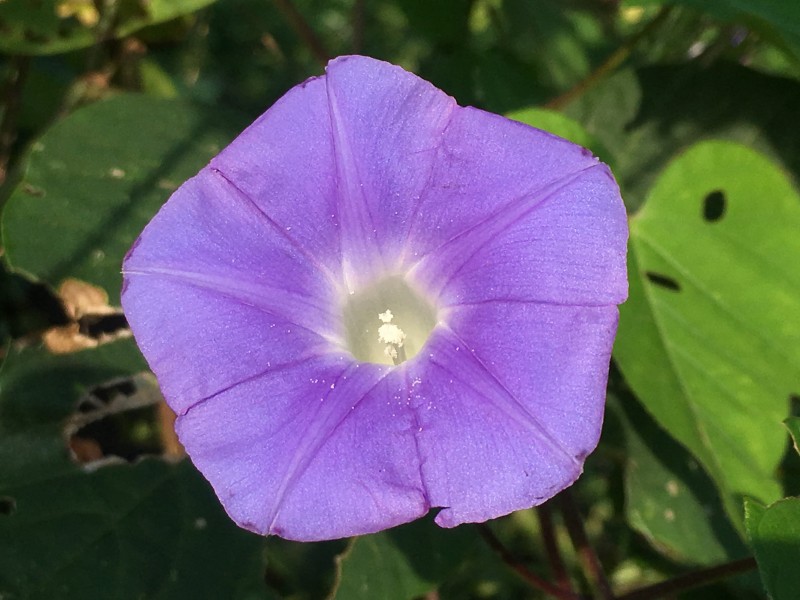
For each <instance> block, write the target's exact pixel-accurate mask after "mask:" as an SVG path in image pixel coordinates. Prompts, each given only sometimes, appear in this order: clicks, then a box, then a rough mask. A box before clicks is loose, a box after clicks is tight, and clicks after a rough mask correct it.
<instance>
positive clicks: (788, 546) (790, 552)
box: [745, 498, 800, 600]
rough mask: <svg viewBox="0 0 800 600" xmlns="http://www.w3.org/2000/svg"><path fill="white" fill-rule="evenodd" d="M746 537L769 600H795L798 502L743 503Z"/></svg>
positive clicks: (799, 573)
mask: <svg viewBox="0 0 800 600" xmlns="http://www.w3.org/2000/svg"><path fill="white" fill-rule="evenodd" d="M745 513H746V517H745V522H746V525H747V535H748V537H749V538H750V543H751V544H752V546H753V550H754V551H755V555H756V561H757V562H758V570H759V572H760V573H761V580H762V581H763V582H764V587H765V588H766V589H767V592H768V593H769V596H770V598H772V600H796V598H797V590H799V589H800V570H798V569H797V565H800V498H785V499H783V500H781V501H779V502H776V503H775V504H772V505H771V506H766V507H765V506H761V505H760V504H758V503H757V502H754V501H752V500H747V501H745Z"/></svg>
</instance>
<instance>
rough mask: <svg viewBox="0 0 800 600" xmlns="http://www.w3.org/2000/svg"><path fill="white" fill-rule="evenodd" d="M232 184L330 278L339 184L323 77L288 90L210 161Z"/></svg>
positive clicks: (335, 255) (336, 249) (336, 265)
mask: <svg viewBox="0 0 800 600" xmlns="http://www.w3.org/2000/svg"><path fill="white" fill-rule="evenodd" d="M211 166H212V167H213V168H215V169H218V170H219V171H220V172H221V173H222V174H223V175H224V176H225V177H226V178H227V179H228V180H229V181H230V182H231V183H232V185H235V186H236V187H237V188H238V189H239V190H241V192H242V193H243V194H244V195H246V196H247V197H248V198H250V200H251V201H252V202H253V203H254V204H255V205H256V206H258V208H259V209H260V210H261V211H263V212H264V214H266V215H268V216H269V218H270V219H271V220H272V221H273V222H274V223H275V225H276V226H278V227H280V228H283V230H284V231H285V232H286V233H287V234H288V235H289V236H291V238H292V240H294V241H295V242H296V244H297V247H298V249H300V250H302V252H304V253H305V254H306V255H307V256H309V257H310V258H309V260H312V261H314V262H317V263H319V264H320V265H321V266H322V267H323V268H325V269H326V270H328V271H330V272H331V273H332V274H333V275H334V276H339V274H340V265H341V254H340V241H339V218H338V209H337V197H338V191H337V190H338V181H337V173H336V161H335V160H334V150H333V138H332V134H331V120H330V115H329V114H328V94H327V91H326V86H325V79H324V78H315V79H309V80H308V81H306V82H305V83H303V84H301V85H299V86H297V87H295V88H292V89H291V90H289V92H287V93H286V95H284V96H283V97H282V98H281V99H280V100H278V101H277V102H276V103H275V104H274V105H273V106H272V107H271V108H270V109H269V110H268V111H267V112H266V113H264V114H263V115H262V116H261V117H259V119H258V120H257V121H255V122H254V123H253V124H252V125H250V127H248V128H247V129H246V130H245V131H244V132H243V133H242V134H241V135H240V136H239V137H237V138H236V139H235V140H234V141H233V142H232V143H231V144H230V145H229V146H228V147H227V148H226V149H225V150H223V151H222V152H221V153H220V154H219V155H218V156H217V157H216V158H214V160H212V161H211Z"/></svg>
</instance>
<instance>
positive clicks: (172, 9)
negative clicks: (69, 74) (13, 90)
mask: <svg viewBox="0 0 800 600" xmlns="http://www.w3.org/2000/svg"><path fill="white" fill-rule="evenodd" d="M212 2H214V0H148V1H143V0H120V1H119V2H113V3H100V4H104V6H105V8H104V12H100V11H98V9H97V7H96V4H97V3H95V2H93V1H92V0H5V1H4V2H0V30H2V32H3V35H2V36H0V52H6V53H8V54H55V53H58V52H68V51H70V50H77V49H79V48H86V47H87V46H91V45H92V44H96V43H97V42H98V41H102V40H104V39H108V38H109V37H123V36H126V35H129V34H131V33H133V32H135V31H137V30H139V29H141V28H143V27H147V26H148V25H155V24H157V23H163V22H164V21H168V20H170V19H174V18H176V17H180V16H181V15H186V14H189V13H192V12H194V11H196V10H198V9H200V8H203V7H204V6H207V5H209V4H211V3H212ZM112 9H113V11H114V12H113V13H111V12H109V11H111V10H112Z"/></svg>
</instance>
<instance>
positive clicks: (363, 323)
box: [343, 276, 436, 365]
mask: <svg viewBox="0 0 800 600" xmlns="http://www.w3.org/2000/svg"><path fill="white" fill-rule="evenodd" d="M343 317H344V326H345V334H346V347H347V349H348V350H349V351H350V352H351V353H352V354H353V356H354V357H355V358H356V359H357V360H359V361H363V362H371V363H378V364H387V365H399V364H400V363H402V362H405V361H406V360H408V359H411V358H413V357H414V356H415V355H416V354H417V353H418V352H419V351H420V350H421V349H422V347H423V346H424V345H425V342H427V340H428V337H429V336H430V333H431V331H432V330H433V328H434V326H435V325H436V311H435V309H434V307H433V305H432V304H431V303H430V302H429V301H428V300H426V299H425V298H423V297H422V295H420V294H419V293H417V292H416V291H415V290H413V289H412V288H411V286H409V284H408V283H407V282H406V281H405V279H403V278H402V277H400V276H391V277H387V278H385V279H382V280H380V281H378V282H376V283H374V284H373V285H371V286H369V287H367V288H365V289H363V290H360V291H358V292H356V293H354V294H351V295H350V296H349V297H348V298H347V299H346V301H345V304H344V308H343Z"/></svg>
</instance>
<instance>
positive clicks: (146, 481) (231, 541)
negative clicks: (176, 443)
mask: <svg viewBox="0 0 800 600" xmlns="http://www.w3.org/2000/svg"><path fill="white" fill-rule="evenodd" d="M0 496H2V497H3V498H4V499H5V500H6V502H9V503H10V504H9V506H11V507H12V508H11V510H10V512H11V514H6V515H0V594H2V595H3V597H9V598H17V597H20V598H29V599H37V598H42V599H43V600H44V599H51V598H100V597H102V598H120V599H126V598H163V599H165V600H166V599H173V598H265V597H266V590H265V589H264V588H265V586H264V585H263V579H262V571H263V564H261V562H262V561H261V548H262V546H263V539H262V538H259V537H258V536H256V535H254V534H250V533H248V532H245V531H243V530H241V529H238V528H237V527H236V526H235V525H234V524H233V523H232V522H231V521H230V520H229V519H228V517H227V516H226V515H225V513H224V512H223V511H222V509H221V507H220V506H219V503H218V502H217V500H216V498H215V497H214V494H213V493H212V491H211V489H210V488H209V486H208V484H207V483H206V482H205V481H203V479H202V477H200V475H199V474H198V473H197V472H196V471H195V470H194V468H193V467H192V466H191V464H190V463H189V462H188V461H183V462H182V463H180V464H177V465H172V464H168V463H166V462H164V461H162V460H159V459H147V460H144V461H141V462H139V463H137V464H135V465H115V466H108V467H103V468H100V469H98V470H97V471H95V472H93V473H87V472H83V471H81V470H79V469H78V468H73V469H71V470H69V471H66V470H65V472H63V473H60V474H57V475H56V474H54V475H53V476H52V477H44V478H40V479H38V480H36V481H31V482H29V483H27V484H25V485H19V486H8V485H5V484H4V485H3V486H2V487H1V488H0Z"/></svg>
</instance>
